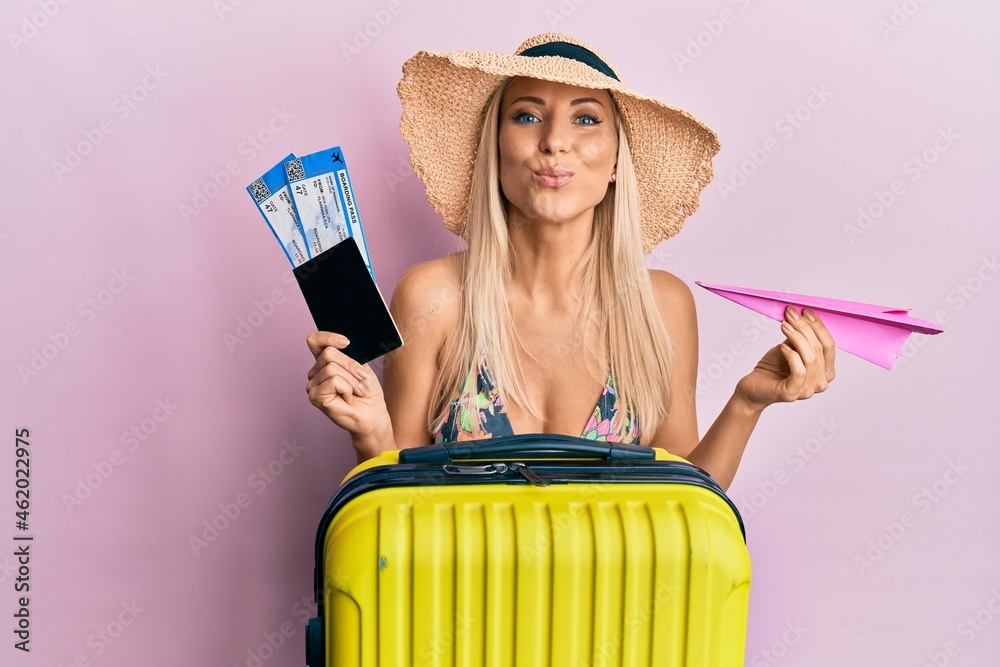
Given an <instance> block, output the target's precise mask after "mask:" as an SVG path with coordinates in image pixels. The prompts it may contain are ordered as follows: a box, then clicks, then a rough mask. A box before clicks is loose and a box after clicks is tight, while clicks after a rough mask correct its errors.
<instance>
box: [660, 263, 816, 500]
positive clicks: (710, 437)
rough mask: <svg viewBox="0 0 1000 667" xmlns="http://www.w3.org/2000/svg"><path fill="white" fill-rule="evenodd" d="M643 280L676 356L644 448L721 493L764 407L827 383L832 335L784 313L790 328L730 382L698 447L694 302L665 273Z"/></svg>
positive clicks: (809, 321) (688, 291) (811, 322)
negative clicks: (661, 414)
mask: <svg viewBox="0 0 1000 667" xmlns="http://www.w3.org/2000/svg"><path fill="white" fill-rule="evenodd" d="M650 278H651V279H652V281H653V290H654V293H655V294H656V298H657V303H658V304H659V306H660V311H661V315H662V316H663V323H664V325H665V326H666V327H667V331H668V332H669V334H670V337H671V343H672V345H673V348H674V352H675V359H674V370H673V377H672V378H671V396H672V398H671V403H670V411H669V413H668V415H667V419H666V421H665V422H664V423H663V424H661V426H660V428H659V431H658V432H657V433H656V435H655V436H654V438H653V440H652V442H651V443H650V444H651V445H652V446H654V447H662V448H664V449H666V450H667V451H669V452H671V453H673V454H676V455H678V456H682V457H684V458H686V459H687V460H688V461H690V462H691V463H693V464H695V465H696V466H698V467H699V468H701V469H702V470H705V471H706V472H708V473H709V474H710V475H712V477H713V478H714V479H715V480H716V481H717V482H718V483H719V484H720V485H721V486H722V488H723V489H728V488H729V486H730V484H732V483H733V478H734V477H735V476H736V470H737V469H738V468H739V465H740V461H741V460H742V459H743V452H744V451H745V450H746V446H747V442H748V441H749V440H750V434H751V433H753V430H754V428H755V427H756V426H757V421H758V420H759V419H760V415H761V413H762V412H763V411H764V408H765V407H767V406H768V405H770V404H771V403H776V402H779V401H795V400H799V399H803V398H809V397H810V396H812V395H813V394H814V393H819V392H822V391H824V390H825V389H826V387H827V385H828V384H829V383H830V382H831V381H833V378H834V369H833V365H834V354H835V347H834V342H833V337H832V336H830V333H829V332H828V331H827V330H826V327H825V326H823V323H822V322H821V321H819V319H818V318H816V319H809V318H808V317H799V318H790V317H789V316H788V315H786V318H785V319H786V326H787V327H790V328H784V326H783V329H782V330H783V332H784V334H785V335H786V336H787V338H786V339H785V341H784V343H783V344H780V345H776V346H774V347H773V348H771V349H770V350H768V352H767V353H766V354H765V355H764V357H763V358H762V359H761V360H760V362H759V363H758V364H757V366H756V368H754V370H753V372H751V373H750V374H749V375H747V376H746V377H744V378H742V379H741V380H740V381H739V383H737V385H736V389H735V390H734V392H733V395H732V397H731V398H730V399H729V401H728V402H727V403H726V406H725V407H724V408H723V409H722V412H721V413H720V414H719V416H718V417H717V418H716V420H715V422H713V423H712V426H711V427H710V428H709V429H708V432H707V433H705V436H704V437H703V438H701V440H700V441H699V440H698V426H697V415H696V411H695V392H696V391H697V387H696V382H697V375H698V324H697V314H696V312H695V305H694V296H693V295H692V294H691V289H690V288H689V287H688V286H687V285H686V284H684V282H683V281H682V280H680V279H678V278H677V277H676V276H673V275H671V274H669V273H666V272H664V271H651V272H650ZM806 312H807V313H809V311H806ZM785 344H789V345H791V346H793V347H794V349H793V347H787V346H786V345H785ZM786 347H787V349H785V348H786Z"/></svg>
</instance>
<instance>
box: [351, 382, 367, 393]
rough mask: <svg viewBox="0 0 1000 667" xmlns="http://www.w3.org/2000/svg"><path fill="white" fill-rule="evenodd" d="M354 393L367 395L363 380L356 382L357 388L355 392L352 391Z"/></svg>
mask: <svg viewBox="0 0 1000 667" xmlns="http://www.w3.org/2000/svg"><path fill="white" fill-rule="evenodd" d="M354 393H355V394H357V395H358V396H367V395H368V390H367V389H365V383H364V382H359V383H358V390H357V391H356V392H354Z"/></svg>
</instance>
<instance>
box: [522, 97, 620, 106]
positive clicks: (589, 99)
mask: <svg viewBox="0 0 1000 667" xmlns="http://www.w3.org/2000/svg"><path fill="white" fill-rule="evenodd" d="M518 102H530V103H531V104H537V105H539V106H545V100H543V99H541V98H538V97H529V96H522V97H519V98H517V99H516V100H514V101H513V102H511V105H514V104H517V103H518ZM588 102H594V103H596V104H599V105H600V106H601V107H603V106H604V104H603V103H602V102H601V101H600V100H599V99H597V98H596V97H580V98H577V99H575V100H573V101H572V102H570V105H571V106H579V105H581V104H587V103H588Z"/></svg>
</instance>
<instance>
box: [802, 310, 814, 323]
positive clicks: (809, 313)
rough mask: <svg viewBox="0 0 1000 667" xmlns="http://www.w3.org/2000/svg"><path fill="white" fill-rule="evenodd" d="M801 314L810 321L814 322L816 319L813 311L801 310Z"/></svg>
mask: <svg viewBox="0 0 1000 667" xmlns="http://www.w3.org/2000/svg"><path fill="white" fill-rule="evenodd" d="M802 314H803V315H805V316H806V319H807V320H809V321H810V322H815V321H816V313H814V312H813V311H811V310H803V311H802Z"/></svg>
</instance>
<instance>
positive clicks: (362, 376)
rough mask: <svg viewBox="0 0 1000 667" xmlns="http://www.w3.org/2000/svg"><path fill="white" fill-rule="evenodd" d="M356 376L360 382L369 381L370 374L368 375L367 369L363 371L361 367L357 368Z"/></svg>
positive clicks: (355, 370)
mask: <svg viewBox="0 0 1000 667" xmlns="http://www.w3.org/2000/svg"><path fill="white" fill-rule="evenodd" d="M354 374H355V375H356V376H358V379H359V380H367V379H368V373H366V372H365V369H363V368H362V367H361V366H358V367H357V368H355V369H354Z"/></svg>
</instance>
